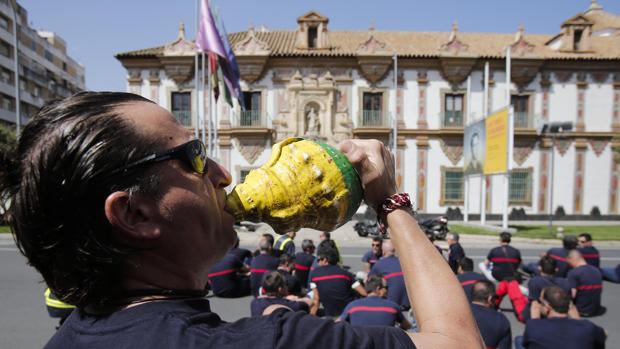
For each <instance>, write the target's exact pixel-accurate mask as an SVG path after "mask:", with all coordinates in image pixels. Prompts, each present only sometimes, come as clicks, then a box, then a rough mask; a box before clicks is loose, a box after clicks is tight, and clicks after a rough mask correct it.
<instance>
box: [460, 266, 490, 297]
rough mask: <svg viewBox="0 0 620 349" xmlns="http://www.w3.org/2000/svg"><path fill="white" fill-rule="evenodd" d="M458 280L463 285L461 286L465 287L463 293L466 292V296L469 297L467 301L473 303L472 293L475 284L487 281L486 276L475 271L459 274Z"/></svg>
mask: <svg viewBox="0 0 620 349" xmlns="http://www.w3.org/2000/svg"><path fill="white" fill-rule="evenodd" d="M456 278H457V279H458V280H459V282H460V283H461V286H463V291H465V295H466V296H467V299H468V300H469V301H470V302H471V292H472V289H473V288H474V284H475V283H476V282H477V281H480V280H486V278H485V277H484V275H482V274H478V273H476V272H473V271H466V272H464V273H463V274H458V275H457V276H456Z"/></svg>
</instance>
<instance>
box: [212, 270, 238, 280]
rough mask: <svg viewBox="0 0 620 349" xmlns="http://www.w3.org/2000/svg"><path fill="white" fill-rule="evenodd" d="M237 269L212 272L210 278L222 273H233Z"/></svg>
mask: <svg viewBox="0 0 620 349" xmlns="http://www.w3.org/2000/svg"><path fill="white" fill-rule="evenodd" d="M235 271H236V270H235V269H226V270H222V271H216V272H215V273H211V274H209V275H208V276H209V277H210V278H212V277H214V276H222V275H227V274H232V273H234V272H235Z"/></svg>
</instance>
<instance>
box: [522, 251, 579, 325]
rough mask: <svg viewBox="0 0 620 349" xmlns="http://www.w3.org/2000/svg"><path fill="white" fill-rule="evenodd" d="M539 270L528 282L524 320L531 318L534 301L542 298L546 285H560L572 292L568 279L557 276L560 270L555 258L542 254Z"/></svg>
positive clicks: (565, 290)
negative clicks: (541, 294)
mask: <svg viewBox="0 0 620 349" xmlns="http://www.w3.org/2000/svg"><path fill="white" fill-rule="evenodd" d="M538 270H539V272H538V275H535V276H534V277H532V278H531V279H530V281H529V282H528V283H527V288H528V303H527V305H526V306H525V308H524V309H523V311H522V314H521V318H522V320H523V322H527V320H529V319H530V318H531V314H530V309H531V306H532V302H533V301H536V300H538V299H539V298H540V293H541V292H542V290H543V289H544V288H545V287H549V286H558V287H560V288H561V289H562V290H564V292H566V293H568V294H570V292H571V288H570V285H569V284H568V280H567V279H566V278H561V277H557V276H555V274H556V272H557V270H558V268H557V266H556V261H555V259H553V258H551V257H549V256H542V257H541V258H540V260H539V261H538Z"/></svg>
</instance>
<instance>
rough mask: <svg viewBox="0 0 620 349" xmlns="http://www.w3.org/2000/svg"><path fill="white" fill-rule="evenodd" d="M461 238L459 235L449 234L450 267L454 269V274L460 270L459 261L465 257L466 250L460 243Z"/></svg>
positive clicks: (447, 239)
mask: <svg viewBox="0 0 620 349" xmlns="http://www.w3.org/2000/svg"><path fill="white" fill-rule="evenodd" d="M459 240H460V236H459V234H458V233H448V237H447V238H446V241H447V242H448V265H450V268H452V271H453V272H454V274H456V273H457V270H458V269H459V261H460V260H461V258H463V257H465V250H464V249H463V246H461V244H460V243H459Z"/></svg>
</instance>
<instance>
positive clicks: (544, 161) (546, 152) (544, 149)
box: [538, 72, 553, 213]
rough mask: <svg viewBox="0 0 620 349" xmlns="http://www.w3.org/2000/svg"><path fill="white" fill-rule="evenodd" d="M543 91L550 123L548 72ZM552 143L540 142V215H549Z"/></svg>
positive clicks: (543, 78)
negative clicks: (548, 193) (548, 195)
mask: <svg viewBox="0 0 620 349" xmlns="http://www.w3.org/2000/svg"><path fill="white" fill-rule="evenodd" d="M540 87H541V89H542V115H541V117H542V119H543V120H544V121H549V88H551V79H550V74H549V73H548V72H543V73H542V74H541V79H540ZM552 149H553V148H552V147H551V142H550V140H548V139H543V140H542V141H541V142H540V166H539V167H538V213H547V212H548V207H547V201H549V200H548V197H547V192H548V191H549V161H550V160H549V158H550V155H551V154H550V151H552Z"/></svg>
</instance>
